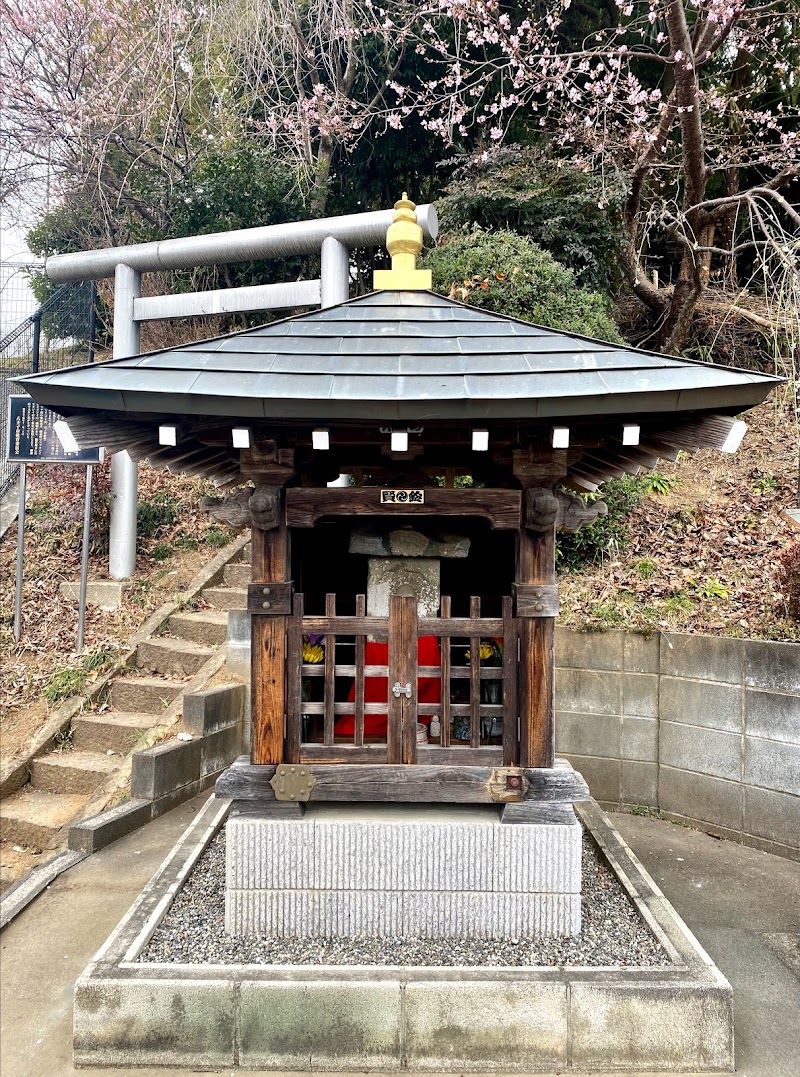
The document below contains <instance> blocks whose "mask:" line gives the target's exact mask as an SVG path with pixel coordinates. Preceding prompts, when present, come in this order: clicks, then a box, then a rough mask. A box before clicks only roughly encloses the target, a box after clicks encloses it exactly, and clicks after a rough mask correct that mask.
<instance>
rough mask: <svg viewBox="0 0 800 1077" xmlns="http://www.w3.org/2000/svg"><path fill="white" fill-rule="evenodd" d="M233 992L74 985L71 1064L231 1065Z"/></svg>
mask: <svg viewBox="0 0 800 1077" xmlns="http://www.w3.org/2000/svg"><path fill="white" fill-rule="evenodd" d="M233 1017H234V989H233V984H230V983H226V982H224V981H213V980H212V981H210V982H208V983H196V984H191V985H188V984H186V983H182V982H180V981H174V982H173V983H170V982H169V980H159V981H156V982H150V983H148V981H147V980H139V981H138V982H136V983H128V984H124V985H123V984H120V983H118V982H116V981H115V980H113V979H105V980H104V979H95V978H87V977H82V978H81V979H80V980H78V982H77V984H76V985H75V1023H74V1039H73V1045H74V1052H75V1055H74V1057H75V1064H76V1065H78V1066H81V1065H92V1066H126V1067H128V1066H165V1065H166V1066H189V1065H192V1066H196V1067H198V1068H206V1069H210V1068H212V1067H213V1068H216V1067H218V1066H232V1065H233V1063H234V1023H233Z"/></svg>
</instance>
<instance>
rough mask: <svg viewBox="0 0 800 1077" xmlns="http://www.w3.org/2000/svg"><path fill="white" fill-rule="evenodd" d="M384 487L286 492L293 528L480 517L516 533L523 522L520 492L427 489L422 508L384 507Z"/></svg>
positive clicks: (412, 506) (495, 525)
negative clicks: (329, 522) (335, 520)
mask: <svg viewBox="0 0 800 1077" xmlns="http://www.w3.org/2000/svg"><path fill="white" fill-rule="evenodd" d="M380 498H381V487H379V486H351V487H350V488H349V489H346V488H343V489H337V488H330V489H328V488H327V487H320V488H314V487H308V486H298V487H291V488H290V489H288V490H287V491H286V519H287V524H288V526H289V527H313V526H314V524H315V523H316V522H317V521H318V520H319V519H320V518H321V517H323V516H397V517H398V520H400V519H402V517H403V516H479V517H482V518H483V519H485V520H488V521H489V523H490V524H491V525H492V527H494V528H496V529H498V530H511V531H516V530H517V529H518V528H519V526H520V522H521V514H522V495H521V492H520V491H519V490H485V489H477V490H475V489H471V490H467V489H465V490H460V489H456V490H443V489H440V488H439V487H434V488H431V487H426V488H425V502H424V504H422V505H409V504H403V505H382V504H381V500H380Z"/></svg>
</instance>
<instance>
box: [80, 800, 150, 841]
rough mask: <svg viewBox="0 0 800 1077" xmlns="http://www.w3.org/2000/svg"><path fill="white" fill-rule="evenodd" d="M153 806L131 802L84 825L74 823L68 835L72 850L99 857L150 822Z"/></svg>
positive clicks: (137, 801)
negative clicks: (103, 851)
mask: <svg viewBox="0 0 800 1077" xmlns="http://www.w3.org/2000/svg"><path fill="white" fill-rule="evenodd" d="M151 815H152V805H151V803H150V801H149V800H128V801H126V802H125V803H124V804H118V805H117V806H116V807H115V808H109V809H108V810H107V811H104V812H100V813H99V815H93V816H92V817H91V818H90V819H84V820H83V821H82V822H80V823H74V824H73V825H72V826H71V827H70V828H69V832H68V838H67V844H68V846H69V848H70V849H74V850H76V851H78V852H82V853H87V854H88V853H96V852H99V850H100V849H104V848H105V847H106V845H110V844H111V842H112V841H117V839H118V838H122V837H124V836H125V835H126V834H130V833H131V831H133V830H138V829H139V827H140V826H144V824H145V823H149V822H150V817H151Z"/></svg>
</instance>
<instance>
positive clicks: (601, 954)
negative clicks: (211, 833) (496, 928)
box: [140, 832, 670, 966]
mask: <svg viewBox="0 0 800 1077" xmlns="http://www.w3.org/2000/svg"><path fill="white" fill-rule="evenodd" d="M581 906H582V911H583V930H582V932H581V934H580V936H578V937H577V938H555V939H532V938H521V939H517V940H514V941H504V942H494V941H486V940H482V939H464V940H454V939H443V940H436V939H406V938H394V939H365V938H352V939H257V938H252V939H250V938H232V937H230V936H228V935H226V934H225V836H224V832H221V833H220V834H219V835H218V836H217V838H215V840H214V841H213V842H212V843H211V844H210V845H209V847H208V849H207V850H206V852H205V853H204V854H203V856H202V857H201V858H200V860H199V861H198V863H197V866H196V867H195V870H194V871H193V872H192V874H191V875H190V876H189V879H188V881H187V882H186V885H185V886H184V887H183V889H182V890H181V892H180V893H179V894H178V896H177V898H176V899H175V901H174V903H173V905H172V908H171V909H170V910H169V912H168V914H167V916H166V917H165V919H164V920H163V921H162V923H161V925H160V926H159V928H158V930H157V931H156V932H155V934H154V935H153V938H152V939H151V941H150V945H149V946H148V947H147V949H146V950H145V951H144V953H143V954H142V956H141V958H140V960H141V961H157V962H167V963H170V962H177V963H180V964H188V965H200V964H223V965H228V964H231V965H239V964H253V965H309V964H311V965H539V966H541V965H595V966H597V965H615V966H632V965H638V966H641V965H649V966H653V965H668V964H669V963H670V962H669V958H668V956H667V954H666V953H665V952H664V950H663V948H662V947H661V945H660V944H659V942H658V941H657V940H656V939H655V938H654V936H653V935H652V934H651V933H650V931H649V929H648V928H647V926H646V925H645V924H644V923H643V922H642V920H641V919H640V918H639V916H638V914H637V912H636V910H635V908H634V907H633V905H632V904H631V903H630V902H629V901H628V898H627V896H626V895H625V892H624V891H623V889H622V887H621V886H620V885H619V883H618V882H617V880H616V878H615V876H614V874H613V873H612V872H611V870H610V869H609V868H608V867H607V866H606V864H605V863H604V862H603V861H602V860H601V859H600V857H599V856H598V854H597V852H596V851H595V848H594V845H593V844H592V842H591V841H590V839H589V838H588V836H586V835H584V838H583V895H582V897H581Z"/></svg>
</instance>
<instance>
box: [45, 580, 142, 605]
mask: <svg viewBox="0 0 800 1077" xmlns="http://www.w3.org/2000/svg"><path fill="white" fill-rule="evenodd" d="M129 587H130V582H129V581H127V580H88V581H87V583H86V605H87V606H97V607H98V608H99V609H101V610H107V611H109V612H110V611H111V610H118V609H119V608H120V606H121V605H122V600H123V598H124V597H125V591H126V590H127V589H128V588H129ZM58 589H59V591H60V592H61V594H62V596H63V597H64V598H66V599H69V600H70V601H71V602H78V601H79V600H80V593H81V584H80V580H78V581H77V582H73V581H72V580H62V582H61V583H60V584H59V587H58Z"/></svg>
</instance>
